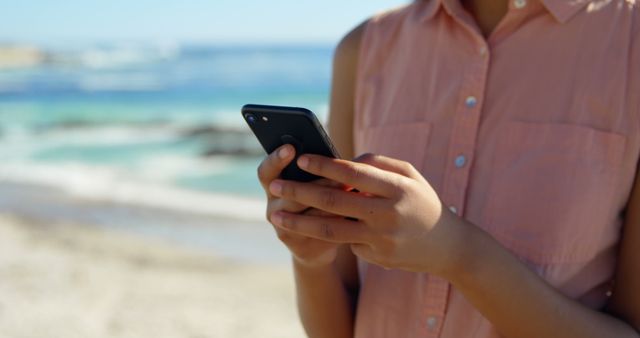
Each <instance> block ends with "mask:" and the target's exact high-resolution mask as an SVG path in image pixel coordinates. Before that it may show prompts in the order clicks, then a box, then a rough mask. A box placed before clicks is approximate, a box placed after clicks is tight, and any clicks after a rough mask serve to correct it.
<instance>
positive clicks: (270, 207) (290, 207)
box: [266, 198, 309, 221]
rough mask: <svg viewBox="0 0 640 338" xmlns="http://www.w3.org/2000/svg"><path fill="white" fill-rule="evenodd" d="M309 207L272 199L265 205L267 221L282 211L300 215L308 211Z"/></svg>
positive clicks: (280, 199)
mask: <svg viewBox="0 0 640 338" xmlns="http://www.w3.org/2000/svg"><path fill="white" fill-rule="evenodd" d="M308 209H309V207H308V206H306V205H302V204H300V203H298V202H295V201H289V200H285V199H282V198H272V199H270V201H269V203H267V215H266V216H267V221H268V220H269V219H270V218H271V214H272V213H274V212H276V211H279V210H283V211H288V212H294V213H300V212H305V211H306V210H308Z"/></svg>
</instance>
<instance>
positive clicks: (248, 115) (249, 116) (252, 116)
mask: <svg viewBox="0 0 640 338" xmlns="http://www.w3.org/2000/svg"><path fill="white" fill-rule="evenodd" d="M245 117H246V118H247V121H249V123H252V124H253V123H255V122H256V117H255V115H253V114H247V115H245Z"/></svg>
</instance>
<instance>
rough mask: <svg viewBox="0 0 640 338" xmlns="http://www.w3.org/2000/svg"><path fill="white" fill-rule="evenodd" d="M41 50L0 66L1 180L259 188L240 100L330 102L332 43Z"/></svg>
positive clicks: (320, 106) (323, 106)
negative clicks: (30, 62)
mask: <svg viewBox="0 0 640 338" xmlns="http://www.w3.org/2000/svg"><path fill="white" fill-rule="evenodd" d="M43 53H44V55H45V56H46V57H45V59H44V61H43V62H42V63H41V64H39V65H36V66H33V67H27V68H16V69H4V70H1V69H0V159H2V165H0V175H1V176H0V179H1V180H5V181H7V180H8V181H20V182H23V183H35V184H52V185H60V186H65V187H67V188H70V189H80V190H82V191H83V192H84V193H87V194H90V195H91V194H99V195H105V196H102V197H105V198H107V197H108V196H107V195H109V194H114V193H119V192H118V191H116V190H117V189H115V190H113V191H111V190H110V189H109V187H110V186H113V185H114V184H115V185H117V184H121V183H122V182H127V184H128V186H131V185H136V184H138V183H144V184H153V185H154V186H158V185H163V186H170V187H179V188H184V189H188V190H196V191H207V192H216V193H225V194H232V195H240V196H257V195H259V194H261V190H260V189H259V186H258V184H257V181H256V179H255V168H256V166H257V163H258V162H259V161H260V159H261V157H262V156H263V154H262V153H261V149H260V148H259V146H258V143H257V141H255V140H254V139H253V137H250V135H249V134H248V133H247V132H248V129H247V128H246V126H245V125H244V124H243V123H244V122H243V120H242V119H241V118H240V113H239V111H240V107H241V106H242V105H243V104H245V103H266V104H282V105H295V106H303V107H308V108H310V109H312V110H314V111H315V112H316V113H318V114H319V116H320V117H321V118H324V116H325V115H326V111H327V97H328V88H329V76H330V63H331V56H332V47H330V46H286V45H281V46H252V47H248V46H208V45H175V44H173V45H153V44H96V45H88V46H64V47H57V48H56V47H48V48H47V49H44V50H43ZM74 187H75V188H74ZM92 189H93V190H94V191H92ZM120 190H122V189H120ZM120 193H121V192H120Z"/></svg>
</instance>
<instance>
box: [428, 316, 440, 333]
mask: <svg viewBox="0 0 640 338" xmlns="http://www.w3.org/2000/svg"><path fill="white" fill-rule="evenodd" d="M436 325H438V318H436V317H434V316H430V317H429V318H427V327H428V328H429V330H433V329H435V328H436Z"/></svg>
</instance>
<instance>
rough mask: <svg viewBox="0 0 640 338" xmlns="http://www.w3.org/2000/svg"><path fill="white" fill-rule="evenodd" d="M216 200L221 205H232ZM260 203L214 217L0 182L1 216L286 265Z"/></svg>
mask: <svg viewBox="0 0 640 338" xmlns="http://www.w3.org/2000/svg"><path fill="white" fill-rule="evenodd" d="M218 198H220V199H221V200H222V202H223V203H224V204H229V203H237V202H235V201H234V200H233V199H230V200H226V199H224V198H222V197H218ZM242 200H244V199H242ZM262 203H263V202H260V203H255V204H248V205H247V204H242V205H236V207H237V208H240V207H243V208H244V210H245V217H244V218H242V217H230V216H229V215H231V216H233V215H234V213H227V214H226V215H225V214H222V215H218V214H216V212H215V211H216V210H215V209H214V210H213V211H212V212H211V213H209V214H206V213H197V212H186V211H181V210H180V209H163V208H159V207H150V206H141V205H138V204H136V203H132V204H130V203H122V202H114V201H103V200H92V199H85V198H79V197H77V196H73V195H70V194H67V193H65V192H64V191H60V190H58V189H55V188H51V187H46V186H39V185H33V184H21V183H9V182H0V214H2V213H5V214H12V215H14V216H17V217H21V218H24V219H29V220H32V221H34V222H39V223H41V224H47V223H52V224H55V223H72V224H83V225H84V226H86V227H92V228H99V229H105V230H112V231H118V232H121V233H124V234H127V235H133V236H137V237H140V238H143V239H150V240H161V241H165V242H167V243H171V244H172V245H174V246H180V247H185V248H192V249H198V250H204V251H206V252H210V253H213V254H216V255H218V256H220V257H223V258H225V259H229V260H235V261H239V262H248V263H267V264H288V263H289V258H290V256H289V253H288V251H287V250H286V248H285V247H284V246H283V245H282V244H281V243H280V242H279V240H278V238H277V236H275V234H274V231H273V229H272V226H271V225H270V224H269V223H267V222H266V220H264V218H263V217H264V216H263V212H264V211H263V210H264V209H263V206H262ZM218 207H225V205H222V206H218ZM258 214H260V216H259V217H258V216H257V215H258Z"/></svg>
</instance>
